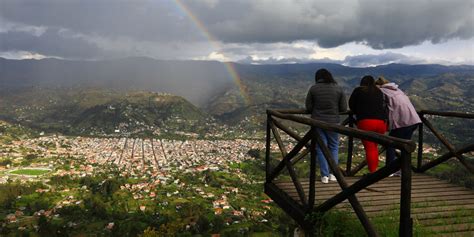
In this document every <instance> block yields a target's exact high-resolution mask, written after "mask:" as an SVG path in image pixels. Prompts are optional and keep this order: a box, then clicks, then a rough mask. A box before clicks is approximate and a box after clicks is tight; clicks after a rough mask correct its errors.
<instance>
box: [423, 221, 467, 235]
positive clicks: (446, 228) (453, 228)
mask: <svg viewBox="0 0 474 237" xmlns="http://www.w3.org/2000/svg"><path fill="white" fill-rule="evenodd" d="M429 229H430V230H432V231H435V232H460V231H474V223H463V224H452V225H442V226H433V227H431V228H429ZM471 234H472V232H471ZM471 236H472V235H471Z"/></svg>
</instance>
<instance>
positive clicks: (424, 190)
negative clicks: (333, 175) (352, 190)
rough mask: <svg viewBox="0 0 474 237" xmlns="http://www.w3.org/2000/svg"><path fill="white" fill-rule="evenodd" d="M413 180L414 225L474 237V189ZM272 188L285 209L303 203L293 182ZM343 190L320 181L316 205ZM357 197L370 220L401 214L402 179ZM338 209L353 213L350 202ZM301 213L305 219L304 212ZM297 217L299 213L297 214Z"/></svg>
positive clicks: (415, 177) (430, 179) (423, 178)
mask: <svg viewBox="0 0 474 237" xmlns="http://www.w3.org/2000/svg"><path fill="white" fill-rule="evenodd" d="M359 178H360V177H346V181H347V182H348V183H349V185H350V184H352V183H354V182H355V181H357V180H358V179H359ZM412 178H413V179H412V194H411V195H412V204H411V207H412V208H411V213H412V218H413V225H417V226H420V228H426V229H427V230H428V231H430V232H431V231H432V232H435V233H437V234H436V235H437V236H438V235H439V236H474V190H470V189H467V188H464V187H459V186H456V185H453V184H450V183H448V182H446V181H443V180H439V179H437V178H434V177H432V176H428V175H425V174H413V177H412ZM301 184H302V186H303V187H304V189H305V193H307V192H308V189H309V181H308V180H301ZM271 187H273V191H271V190H270V189H272V188H271ZM271 187H270V188H267V189H266V190H270V192H267V194H269V196H270V197H271V198H272V199H274V200H275V202H277V203H278V204H279V205H280V206H282V205H281V204H282V202H293V203H286V204H285V205H290V206H293V207H296V206H299V205H301V203H299V202H298V201H295V200H299V197H298V193H297V191H296V189H295V187H294V185H293V183H292V182H278V181H275V182H274V185H271ZM275 187H276V188H277V189H275ZM340 191H341V188H340V187H339V185H338V184H337V182H330V183H329V184H323V183H321V182H316V203H321V202H323V201H325V200H327V199H328V198H330V197H332V196H334V195H335V194H337V193H338V192H340ZM278 196H279V197H278ZM285 196H286V197H285ZM356 196H357V198H358V200H359V201H360V203H361V205H362V206H363V208H364V210H365V212H366V213H367V215H368V216H369V217H376V216H377V215H380V214H383V213H387V212H389V213H390V212H392V211H394V212H398V210H399V207H400V206H399V205H400V177H389V178H385V179H384V180H382V181H380V182H378V183H375V184H373V185H371V186H369V187H368V188H367V189H364V190H362V191H360V192H359V193H357V195H356ZM296 209H297V208H296ZM336 209H339V210H347V211H350V212H352V208H351V207H350V204H349V202H348V201H347V200H346V201H344V202H343V203H340V204H339V205H337V206H336ZM294 210H295V209H294V208H293V211H294ZM287 211H288V210H287ZM289 214H290V215H292V214H291V213H289ZM299 214H300V216H301V213H299ZM294 215H295V213H293V216H294ZM296 216H298V213H297V214H296ZM294 217H295V216H294ZM354 218H355V217H354ZM396 221H398V219H397V220H396Z"/></svg>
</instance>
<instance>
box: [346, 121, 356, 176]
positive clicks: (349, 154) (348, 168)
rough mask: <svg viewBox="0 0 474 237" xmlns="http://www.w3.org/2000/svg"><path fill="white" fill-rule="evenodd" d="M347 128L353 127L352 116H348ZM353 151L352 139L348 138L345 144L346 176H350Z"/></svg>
mask: <svg viewBox="0 0 474 237" xmlns="http://www.w3.org/2000/svg"><path fill="white" fill-rule="evenodd" d="M349 127H351V128H353V127H354V118H353V117H352V115H349ZM353 150H354V137H352V136H349V139H348V143H347V163H346V165H347V166H346V174H347V175H349V174H351V169H352V153H353Z"/></svg>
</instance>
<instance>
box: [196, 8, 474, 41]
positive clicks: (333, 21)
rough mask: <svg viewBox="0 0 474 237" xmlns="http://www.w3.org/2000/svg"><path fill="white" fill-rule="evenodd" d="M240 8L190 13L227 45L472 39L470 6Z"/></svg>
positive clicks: (208, 9)
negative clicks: (305, 41) (196, 15)
mask: <svg viewBox="0 0 474 237" xmlns="http://www.w3.org/2000/svg"><path fill="white" fill-rule="evenodd" d="M238 2H239V4H237V3H235V1H220V2H219V3H218V4H216V5H215V6H213V7H207V8H206V7H203V6H205V5H198V3H196V2H192V3H193V5H192V8H193V9H196V12H197V13H198V15H199V17H200V18H201V19H203V20H204V21H205V22H206V25H208V26H209V27H210V29H211V32H212V33H213V34H214V35H217V36H218V38H219V39H221V40H223V41H226V42H292V41H294V40H315V41H317V42H318V43H319V45H320V46H322V47H336V46H339V45H342V44H345V43H349V42H362V43H365V44H367V45H368V46H370V47H372V48H375V49H386V48H400V47H403V46H407V45H416V44H419V43H421V42H423V41H431V42H433V43H439V42H442V41H446V40H449V39H453V38H460V39H469V38H472V37H473V36H474V14H473V12H474V2H473V1H472V0H453V1H442V0H434V1H433V0H417V1H411V0H410V1H408V0H398V1H393V0H385V1H382V0H361V1H352V0H350V1H294V2H290V1H265V0H261V1H238ZM235 5H238V6H239V7H240V8H236V6H235ZM235 9H239V10H235Z"/></svg>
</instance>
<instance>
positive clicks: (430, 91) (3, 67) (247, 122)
mask: <svg viewBox="0 0 474 237" xmlns="http://www.w3.org/2000/svg"><path fill="white" fill-rule="evenodd" d="M319 68H326V69H328V70H329V71H331V72H332V73H333V75H334V76H335V78H336V81H337V82H338V83H339V84H340V85H341V86H342V87H343V88H344V91H345V92H346V94H347V95H348V96H349V95H350V93H351V91H352V90H353V89H354V88H355V87H356V86H357V85H358V84H359V81H360V78H361V77H362V76H364V75H373V76H375V77H377V76H380V75H383V76H384V77H386V78H387V79H389V80H390V81H393V82H396V83H397V84H399V85H400V88H401V89H402V90H404V91H405V92H406V93H407V94H408V95H409V96H410V98H411V99H412V101H413V102H414V104H415V106H416V107H417V109H430V110H442V111H465V112H474V111H473V108H472V104H473V103H474V66H470V65H460V66H443V65H434V64H433V65H404V64H389V65H381V66H376V67H367V68H354V67H346V66H343V65H338V64H329V63H308V64H280V65H249V64H236V63H221V62H215V61H162V60H155V59H151V58H125V59H117V60H108V61H68V60H60V59H42V60H9V59H3V58H0V93H1V94H0V116H1V118H4V119H7V120H13V121H23V122H29V123H30V124H32V125H38V124H42V125H48V126H49V127H51V126H52V127H55V126H58V127H62V128H64V126H71V127H75V128H80V129H83V130H84V129H85V127H90V126H92V127H102V128H103V129H105V130H106V131H111V130H113V128H114V127H117V126H118V125H117V124H120V123H122V124H123V123H126V122H127V121H128V122H129V123H130V121H132V120H133V121H134V123H135V124H148V125H149V126H160V124H161V125H163V124H162V123H160V122H158V121H167V120H169V118H171V117H183V118H184V119H190V120H196V121H203V122H204V121H206V120H208V119H217V121H219V122H222V123H224V124H228V125H232V126H234V125H236V124H239V125H240V126H243V127H244V128H245V127H247V128H249V129H250V128H253V129H255V128H258V127H259V126H261V124H262V122H263V120H264V119H265V110H266V109H267V108H302V106H303V102H304V98H305V96H306V92H307V90H308V88H309V87H310V86H311V85H312V84H313V83H314V72H315V71H316V70H317V69H319ZM229 70H230V71H229ZM232 70H235V71H236V73H237V74H238V76H239V78H235V76H232V75H233V72H232ZM165 95H166V96H165ZM158 97H161V98H162V99H161V100H163V101H168V102H169V101H179V103H175V104H173V103H168V106H164V105H162V104H159V103H156V101H155V100H154V99H150V98H158ZM245 97H247V100H246V99H244V98H245ZM133 98H134V99H133ZM178 98H179V99H178ZM150 101H152V102H150ZM188 101H189V102H188ZM150 103H152V104H153V106H152V105H151V104H150ZM172 107H180V108H182V109H181V110H174V109H171V108H172ZM111 108H115V109H114V110H113V111H112V109H111ZM125 114H127V115H125ZM187 115H189V116H187ZM199 124H201V122H200V123H199ZM42 127H44V126H42ZM195 127H196V126H195ZM80 129H79V130H80ZM76 130H77V129H76Z"/></svg>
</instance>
